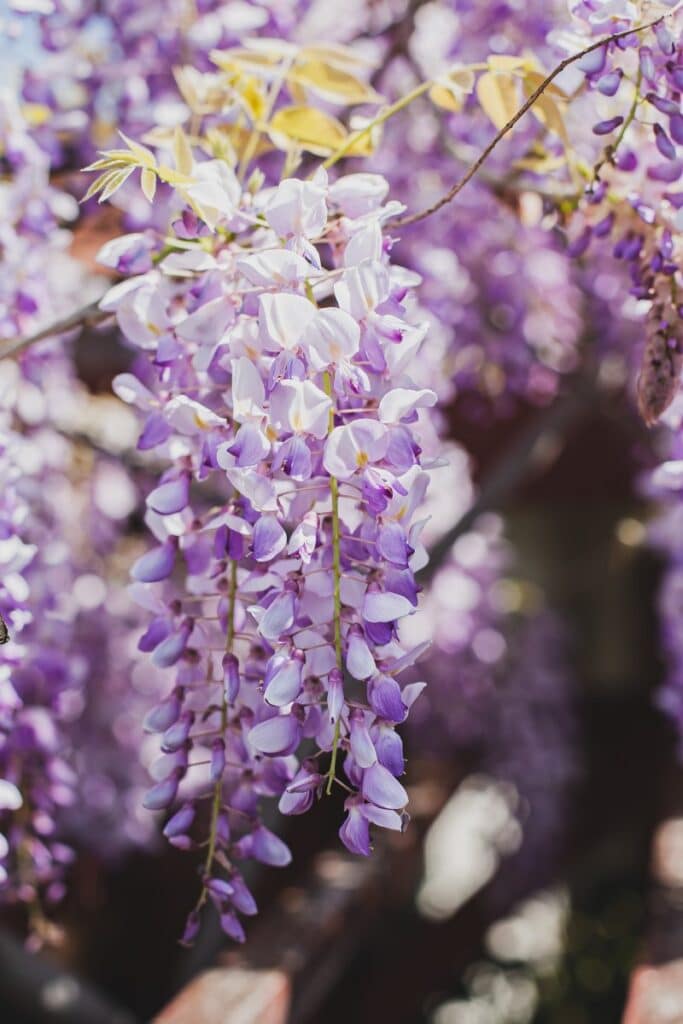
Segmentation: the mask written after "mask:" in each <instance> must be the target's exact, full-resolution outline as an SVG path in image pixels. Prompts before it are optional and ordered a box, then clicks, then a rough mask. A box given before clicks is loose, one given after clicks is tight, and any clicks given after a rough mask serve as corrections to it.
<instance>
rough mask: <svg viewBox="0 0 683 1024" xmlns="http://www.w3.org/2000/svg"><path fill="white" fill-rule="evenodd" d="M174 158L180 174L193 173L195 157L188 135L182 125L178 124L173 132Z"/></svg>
mask: <svg viewBox="0 0 683 1024" xmlns="http://www.w3.org/2000/svg"><path fill="white" fill-rule="evenodd" d="M173 159H174V160H175V166H176V170H177V171H178V173H179V174H192V168H193V167H194V158H193V156H192V149H191V147H190V143H189V140H188V138H187V135H186V134H185V132H184V131H183V129H182V126H181V125H179V124H177V125H176V126H175V132H174V133H173Z"/></svg>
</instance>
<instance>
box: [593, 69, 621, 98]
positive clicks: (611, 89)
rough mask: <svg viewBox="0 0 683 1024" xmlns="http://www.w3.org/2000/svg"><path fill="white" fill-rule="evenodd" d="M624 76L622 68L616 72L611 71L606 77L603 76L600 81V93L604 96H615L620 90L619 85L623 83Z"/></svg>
mask: <svg viewBox="0 0 683 1024" xmlns="http://www.w3.org/2000/svg"><path fill="white" fill-rule="evenodd" d="M623 75H624V72H623V71H622V70H621V68H617V70H616V71H610V72H608V74H606V75H601V77H600V78H599V79H598V85H597V87H598V89H599V91H600V92H601V93H602V94H603V96H614V94H615V93H616V91H617V89H618V88H619V84H620V82H621V79H622V78H623Z"/></svg>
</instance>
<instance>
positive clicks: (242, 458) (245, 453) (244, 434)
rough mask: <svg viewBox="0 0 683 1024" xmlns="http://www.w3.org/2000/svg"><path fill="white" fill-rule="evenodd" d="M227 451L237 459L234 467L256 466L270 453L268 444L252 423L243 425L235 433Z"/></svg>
mask: <svg viewBox="0 0 683 1024" xmlns="http://www.w3.org/2000/svg"><path fill="white" fill-rule="evenodd" d="M228 451H229V452H230V454H231V455H234V456H235V458H236V459H237V462H236V465H238V466H240V467H242V466H257V465H258V464H259V462H262V461H263V460H264V459H265V458H266V456H267V455H268V453H269V452H270V444H269V443H268V439H267V437H265V435H264V434H263V433H262V431H261V430H259V428H258V427H257V426H255V425H254V424H253V423H244V424H243V425H242V426H241V427H240V429H239V430H238V431H237V435H236V437H235V440H234V442H233V444H232V445H231V446H230V448H228Z"/></svg>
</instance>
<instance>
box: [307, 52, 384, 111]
mask: <svg viewBox="0 0 683 1024" xmlns="http://www.w3.org/2000/svg"><path fill="white" fill-rule="evenodd" d="M287 80H288V81H291V82H296V83H297V84H298V85H302V86H304V87H305V88H306V89H310V91H311V92H314V93H316V95H318V96H322V98H323V99H325V100H329V101H330V102H331V103H344V104H347V105H349V106H351V105H353V104H355V103H379V102H380V101H381V99H382V97H381V96H380V95H379V93H377V92H375V90H374V89H373V88H372V86H370V85H368V84H367V83H366V82H364V81H363V80H362V79H361V78H358V77H357V76H356V75H353V74H351V72H349V71H345V70H343V69H342V68H339V67H335V66H334V65H333V64H330V63H328V62H327V61H324V60H307V61H304V62H303V63H301V64H300V63H297V64H295V66H294V68H293V69H292V71H291V72H290V73H289V75H288V76H287Z"/></svg>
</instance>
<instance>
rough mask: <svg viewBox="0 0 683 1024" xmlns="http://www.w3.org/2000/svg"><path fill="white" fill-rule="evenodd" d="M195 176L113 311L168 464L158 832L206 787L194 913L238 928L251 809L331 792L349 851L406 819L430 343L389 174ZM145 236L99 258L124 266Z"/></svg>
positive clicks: (160, 518) (221, 171)
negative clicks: (407, 680) (169, 677)
mask: <svg viewBox="0 0 683 1024" xmlns="http://www.w3.org/2000/svg"><path fill="white" fill-rule="evenodd" d="M201 168H202V171H203V181H202V182H200V183H198V184H197V186H196V188H195V187H194V186H193V191H192V196H193V200H194V205H195V206H198V207H199V208H200V209H202V210H203V212H204V215H205V218H206V219H205V220H203V221H202V222H200V221H198V219H197V216H196V213H194V212H193V211H192V210H191V209H187V208H186V209H185V210H184V211H183V212H182V215H181V216H180V217H179V218H178V220H177V221H176V222H175V231H176V238H177V240H178V242H177V246H178V247H177V250H176V251H173V252H172V253H170V254H169V255H166V256H164V257H163V258H162V259H161V260H160V261H159V262H158V264H157V265H156V267H154V269H151V270H149V271H147V273H145V274H141V275H136V276H133V277H130V278H128V279H127V280H126V281H125V282H124V283H122V284H120V285H117V286H115V287H114V288H113V289H112V290H111V291H110V292H109V294H108V296H107V297H106V298H105V300H104V301H103V306H104V308H105V309H107V310H111V311H114V312H115V313H116V316H117V319H118V322H119V325H120V326H121V329H122V330H123V332H124V335H125V336H126V338H127V339H128V341H129V343H131V344H133V345H135V346H137V347H138V348H140V349H141V350H143V351H144V352H146V353H147V355H148V356H149V359H150V363H149V366H148V367H147V369H146V371H145V372H143V373H142V374H141V376H140V377H139V378H136V377H134V376H133V375H131V374H124V375H122V376H119V377H118V378H117V379H116V381H115V390H116V392H117V394H118V395H119V396H120V397H121V398H123V399H124V400H125V401H129V402H132V403H135V404H136V405H137V406H138V407H139V408H140V409H141V410H143V411H144V413H145V414H146V416H145V423H144V427H143V431H142V434H141V438H140V442H139V445H140V447H141V448H142V449H144V450H152V449H153V450H154V451H155V452H157V453H158V454H159V455H162V456H163V457H165V458H166V459H167V460H168V465H169V468H168V470H167V471H166V472H165V473H164V475H163V476H162V478H161V480H160V483H159V485H158V487H156V488H155V489H154V490H153V491H152V492H151V493H150V494H149V495H148V496H147V516H146V519H147V523H148V525H149V527H150V529H151V530H152V531H153V533H154V534H155V535H156V537H157V541H158V546H157V547H155V548H153V549H152V550H151V551H149V552H148V553H147V554H146V555H144V556H143V557H142V558H141V559H140V560H139V561H138V562H136V563H135V565H134V566H133V570H132V573H133V577H134V579H135V580H136V581H137V597H138V599H139V600H140V601H141V602H142V603H144V604H146V605H147V606H148V607H149V608H150V609H151V610H152V612H153V614H154V618H153V621H152V622H151V624H150V626H149V629H148V630H147V632H146V634H145V636H144V637H143V639H142V640H141V647H142V649H143V650H146V651H149V652H150V653H151V657H152V661H153V662H154V663H155V664H156V665H158V666H163V667H166V668H169V669H170V668H171V667H173V671H174V674H175V684H174V686H173V688H172V690H171V692H170V693H169V696H168V698H167V699H166V700H165V701H164V702H163V703H162V704H160V705H159V706H158V707H157V708H156V709H155V710H154V711H153V712H152V713H151V714H150V715H149V717H148V719H147V727H148V728H149V729H150V730H152V731H155V732H158V733H160V734H161V749H162V752H163V756H162V758H161V759H160V761H159V762H158V764H157V766H156V768H155V774H156V777H157V780H158V781H157V782H156V784H155V786H154V787H153V788H152V789H151V790H150V791H149V793H148V794H147V798H146V805H147V807H149V808H151V809H153V810H162V809H163V810H166V809H168V808H169V807H171V806H172V805H173V804H174V803H175V802H176V801H178V802H179V804H180V807H179V810H177V811H176V812H175V813H174V814H173V816H172V817H171V818H170V819H169V820H168V822H167V824H166V826H165V830H164V831H165V834H166V835H167V837H168V838H169V839H170V841H171V842H172V843H173V844H174V845H176V846H180V847H191V846H193V845H195V843H196V842H197V840H196V839H193V838H191V836H192V835H193V834H194V833H193V822H194V819H195V818H197V817H201V812H200V807H201V801H202V800H203V798H205V797H206V798H208V802H209V812H208V813H209V822H208V839H205V840H203V841H202V839H201V835H202V832H201V831H200V833H199V836H200V839H199V840H198V841H199V843H200V844H201V845H203V846H205V847H206V856H205V862H204V868H203V879H202V881H203V886H204V888H203V891H202V897H201V898H200V905H201V903H203V901H204V899H205V898H206V896H207V895H208V896H210V897H211V898H212V899H213V900H214V901H215V902H216V903H217V904H218V906H219V909H220V912H221V920H222V923H223V927H224V928H225V930H226V931H227V932H228V933H229V934H230V935H232V936H233V937H235V938H242V935H243V933H242V925H241V924H240V922H239V919H238V917H237V913H242V914H245V913H246V914H249V913H252V912H253V910H254V905H253V900H252V899H251V897H250V895H249V894H248V893H247V891H246V889H245V886H244V882H243V879H242V877H241V875H240V873H239V869H238V863H239V861H240V860H242V859H245V858H249V857H253V858H255V859H257V860H260V861H263V862H265V863H267V864H273V865H281V864H285V863H287V862H288V860H289V852H288V850H287V847H286V846H285V845H284V843H283V842H282V841H281V840H280V839H278V838H277V837H276V836H275V835H273V833H272V832H270V831H269V829H268V828H267V827H266V826H265V825H264V824H263V821H262V819H261V808H260V804H261V798H262V797H268V796H271V797H278V798H279V807H280V810H281V811H282V812H283V813H285V814H301V813H303V812H305V811H306V810H308V809H309V807H310V806H311V804H312V803H313V801H314V799H315V797H316V795H317V794H320V793H321V792H322V791H323V790H326V791H328V792H329V791H330V789H331V787H332V786H333V785H335V784H338V785H339V786H340V787H341V788H342V789H343V790H344V791H345V792H346V794H347V795H346V799H345V812H346V817H345V820H344V823H343V824H342V827H341V830H340V835H341V838H342V840H343V842H344V843H345V844H346V845H347V846H348V847H349V849H351V850H353V851H354V852H357V853H363V854H368V853H369V852H370V826H371V825H377V826H380V827H385V828H390V829H400V828H402V826H403V821H404V817H403V812H404V809H405V805H406V803H407V795H406V791H405V789H404V788H403V786H402V784H401V783H400V782H399V781H398V780H399V777H400V776H401V775H402V774H403V771H404V760H403V753H402V745H401V739H400V737H399V735H398V733H397V732H396V726H397V725H398V724H400V723H401V722H403V721H404V719H405V718H406V716H407V714H408V711H409V709H410V706H411V705H412V703H413V701H414V700H415V699H416V698H417V697H418V695H419V693H420V691H421V689H422V686H423V684H422V683H412V684H410V685H408V686H403V685H402V684H401V681H400V674H401V672H402V670H403V669H404V668H406V667H407V666H409V665H410V664H412V662H413V661H414V659H415V657H416V655H417V653H418V652H417V651H415V650H407V651H406V650H405V649H404V648H403V646H402V645H401V644H400V642H399V638H398V633H397V623H398V622H400V620H401V619H402V618H404V617H405V616H406V615H410V614H412V613H413V611H414V610H415V607H416V605H417V587H416V585H415V581H414V575H413V574H414V572H415V571H416V570H417V569H419V568H420V567H421V566H422V565H423V564H424V562H425V553H424V549H423V547H422V545H421V543H420V532H421V529H422V526H423V523H422V522H421V521H420V519H419V517H418V515H417V513H418V509H419V506H420V503H421V501H422V498H423V495H424V493H425V489H426V487H427V482H428V474H427V472H426V471H425V469H424V467H423V465H422V463H421V449H420V444H419V426H417V424H418V422H419V416H420V410H422V409H424V408H426V407H429V406H431V405H432V404H433V403H434V401H435V395H434V393H433V392H432V391H430V390H429V389H426V388H419V387H415V386H414V384H413V382H412V380H411V377H410V364H411V362H412V361H414V360H415V359H416V358H418V353H419V351H420V348H421V345H422V343H423V339H424V335H425V330H424V327H423V325H421V324H420V323H413V322H411V320H410V318H409V314H408V310H407V307H406V302H408V301H409V290H410V288H411V287H412V286H413V285H414V284H415V283H416V279H415V275H413V274H409V273H407V272H406V271H404V270H402V269H401V268H400V267H397V266H394V265H392V263H391V261H390V258H389V254H390V248H391V243H390V239H388V238H385V237H384V236H383V232H382V224H383V222H384V221H385V220H386V219H387V218H388V217H390V216H392V215H394V214H395V213H396V212H397V207H396V204H395V203H388V204H386V203H385V202H384V200H385V198H386V193H387V185H386V182H384V181H383V179H381V178H380V177H379V176H376V175H370V174H355V175H347V176H344V177H341V178H338V179H337V180H336V181H335V182H334V183H333V184H329V183H328V181H327V176H326V175H325V173H324V172H319V173H318V174H316V176H315V178H313V179H312V180H310V181H301V180H297V179H285V180H284V181H283V182H282V183H281V184H280V185H278V186H277V187H275V188H273V189H264V190H261V191H260V192H257V193H255V194H253V195H252V194H250V193H249V192H243V191H242V190H241V189H240V187H239V185H238V182H237V179H236V178H234V177H233V176H232V175H231V173H230V172H229V170H228V169H227V168H226V167H225V165H223V164H219V163H218V162H217V161H214V162H211V161H209V162H206V163H204V164H202V165H201ZM207 220H208V221H209V222H211V224H212V227H213V230H212V231H209V228H208V226H207ZM139 245H140V239H139V237H137V236H128V237H124V238H123V239H121V240H118V241H116V242H115V243H112V244H109V245H107V246H106V247H105V250H104V251H103V253H102V256H101V258H102V259H103V260H104V261H105V262H108V263H110V264H113V265H115V266H116V267H117V268H118V269H122V268H124V267H125V266H126V263H127V261H128V260H129V259H130V258H131V256H132V254H133V253H135V252H137V250H138V248H139ZM200 484H201V485H202V486H201V488H199V489H198V491H197V496H196V497H195V494H194V490H195V487H199V485H200ZM204 834H206V828H205V830H204ZM196 927H197V917H196V914H193V915H191V918H190V921H189V923H188V929H187V932H186V939H189V938H190V937H191V936H192V934H193V932H194V931H195V930H196Z"/></svg>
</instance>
